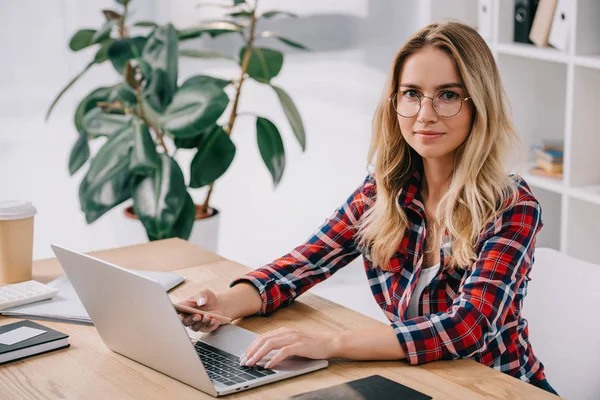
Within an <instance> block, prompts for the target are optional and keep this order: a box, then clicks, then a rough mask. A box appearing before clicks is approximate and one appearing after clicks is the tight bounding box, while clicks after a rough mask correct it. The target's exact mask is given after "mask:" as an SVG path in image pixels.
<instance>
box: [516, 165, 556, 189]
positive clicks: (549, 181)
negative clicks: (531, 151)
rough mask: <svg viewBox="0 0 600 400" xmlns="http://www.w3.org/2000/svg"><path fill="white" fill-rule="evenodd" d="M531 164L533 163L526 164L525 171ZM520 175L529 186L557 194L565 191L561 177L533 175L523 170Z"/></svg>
mask: <svg viewBox="0 0 600 400" xmlns="http://www.w3.org/2000/svg"><path fill="white" fill-rule="evenodd" d="M531 166H533V164H532V165H529V166H528V168H527V171H529V169H530V167H531ZM521 176H522V177H523V179H525V182H527V183H528V184H529V185H530V186H535V187H538V188H541V189H544V190H548V191H550V192H554V193H559V194H563V193H566V192H567V188H566V186H565V185H564V183H563V181H562V180H561V179H555V178H546V177H544V176H538V175H533V174H530V173H528V172H527V173H525V172H524V173H523V175H521Z"/></svg>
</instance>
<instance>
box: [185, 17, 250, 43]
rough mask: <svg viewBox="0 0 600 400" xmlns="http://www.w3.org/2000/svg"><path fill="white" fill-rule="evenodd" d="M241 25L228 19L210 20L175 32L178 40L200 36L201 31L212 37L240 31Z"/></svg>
mask: <svg viewBox="0 0 600 400" xmlns="http://www.w3.org/2000/svg"><path fill="white" fill-rule="evenodd" d="M242 29H243V28H242V27H241V26H239V25H237V24H234V23H233V22H230V21H211V22H208V23H206V24H203V25H200V26H198V27H195V28H190V29H182V30H180V31H178V32H177V37H178V38H179V40H187V39H194V38H197V37H200V35H202V34H203V33H208V34H210V35H211V36H212V37H215V36H218V35H220V34H223V33H231V32H241V31H242Z"/></svg>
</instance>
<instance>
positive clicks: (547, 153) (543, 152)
mask: <svg viewBox="0 0 600 400" xmlns="http://www.w3.org/2000/svg"><path fill="white" fill-rule="evenodd" d="M532 153H533V154H535V156H536V157H537V158H541V159H542V160H544V161H546V162H549V163H554V164H562V162H563V151H562V150H550V149H544V148H543V147H542V146H533V148H532Z"/></svg>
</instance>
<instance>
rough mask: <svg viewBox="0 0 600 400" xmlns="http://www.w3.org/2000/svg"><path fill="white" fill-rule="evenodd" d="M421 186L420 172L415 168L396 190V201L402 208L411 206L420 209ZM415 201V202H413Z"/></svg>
mask: <svg viewBox="0 0 600 400" xmlns="http://www.w3.org/2000/svg"><path fill="white" fill-rule="evenodd" d="M420 188H421V172H420V171H419V170H415V171H414V172H413V173H412V175H411V176H410V177H409V178H408V179H407V180H406V182H405V183H404V185H403V186H402V188H401V189H400V191H399V192H398V203H399V204H400V206H401V207H402V208H407V207H408V208H413V209H417V210H419V211H420V209H422V208H423V201H422V200H421V197H420V195H419V189H420ZM415 203H416V204H415Z"/></svg>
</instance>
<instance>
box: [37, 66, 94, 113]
mask: <svg viewBox="0 0 600 400" xmlns="http://www.w3.org/2000/svg"><path fill="white" fill-rule="evenodd" d="M92 65H94V61H92V62H91V63H89V64H88V65H86V66H85V68H84V69H83V71H81V72H80V73H79V74H77V75H76V76H75V77H74V78H73V79H71V81H70V82H69V83H67V86H65V87H64V88H63V89H62V90H61V91H60V92H59V93H58V95H56V97H55V98H54V100H52V103H51V104H50V107H49V108H48V111H47V112H46V117H45V120H46V121H48V118H49V117H50V113H52V110H53V109H54V106H56V103H58V100H60V98H61V97H62V96H63V94H65V93H66V91H67V90H69V88H70V87H71V86H73V84H74V83H75V82H77V80H78V79H79V78H81V77H82V76H83V74H85V73H86V72H87V70H88V69H90V68H91V67H92Z"/></svg>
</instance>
